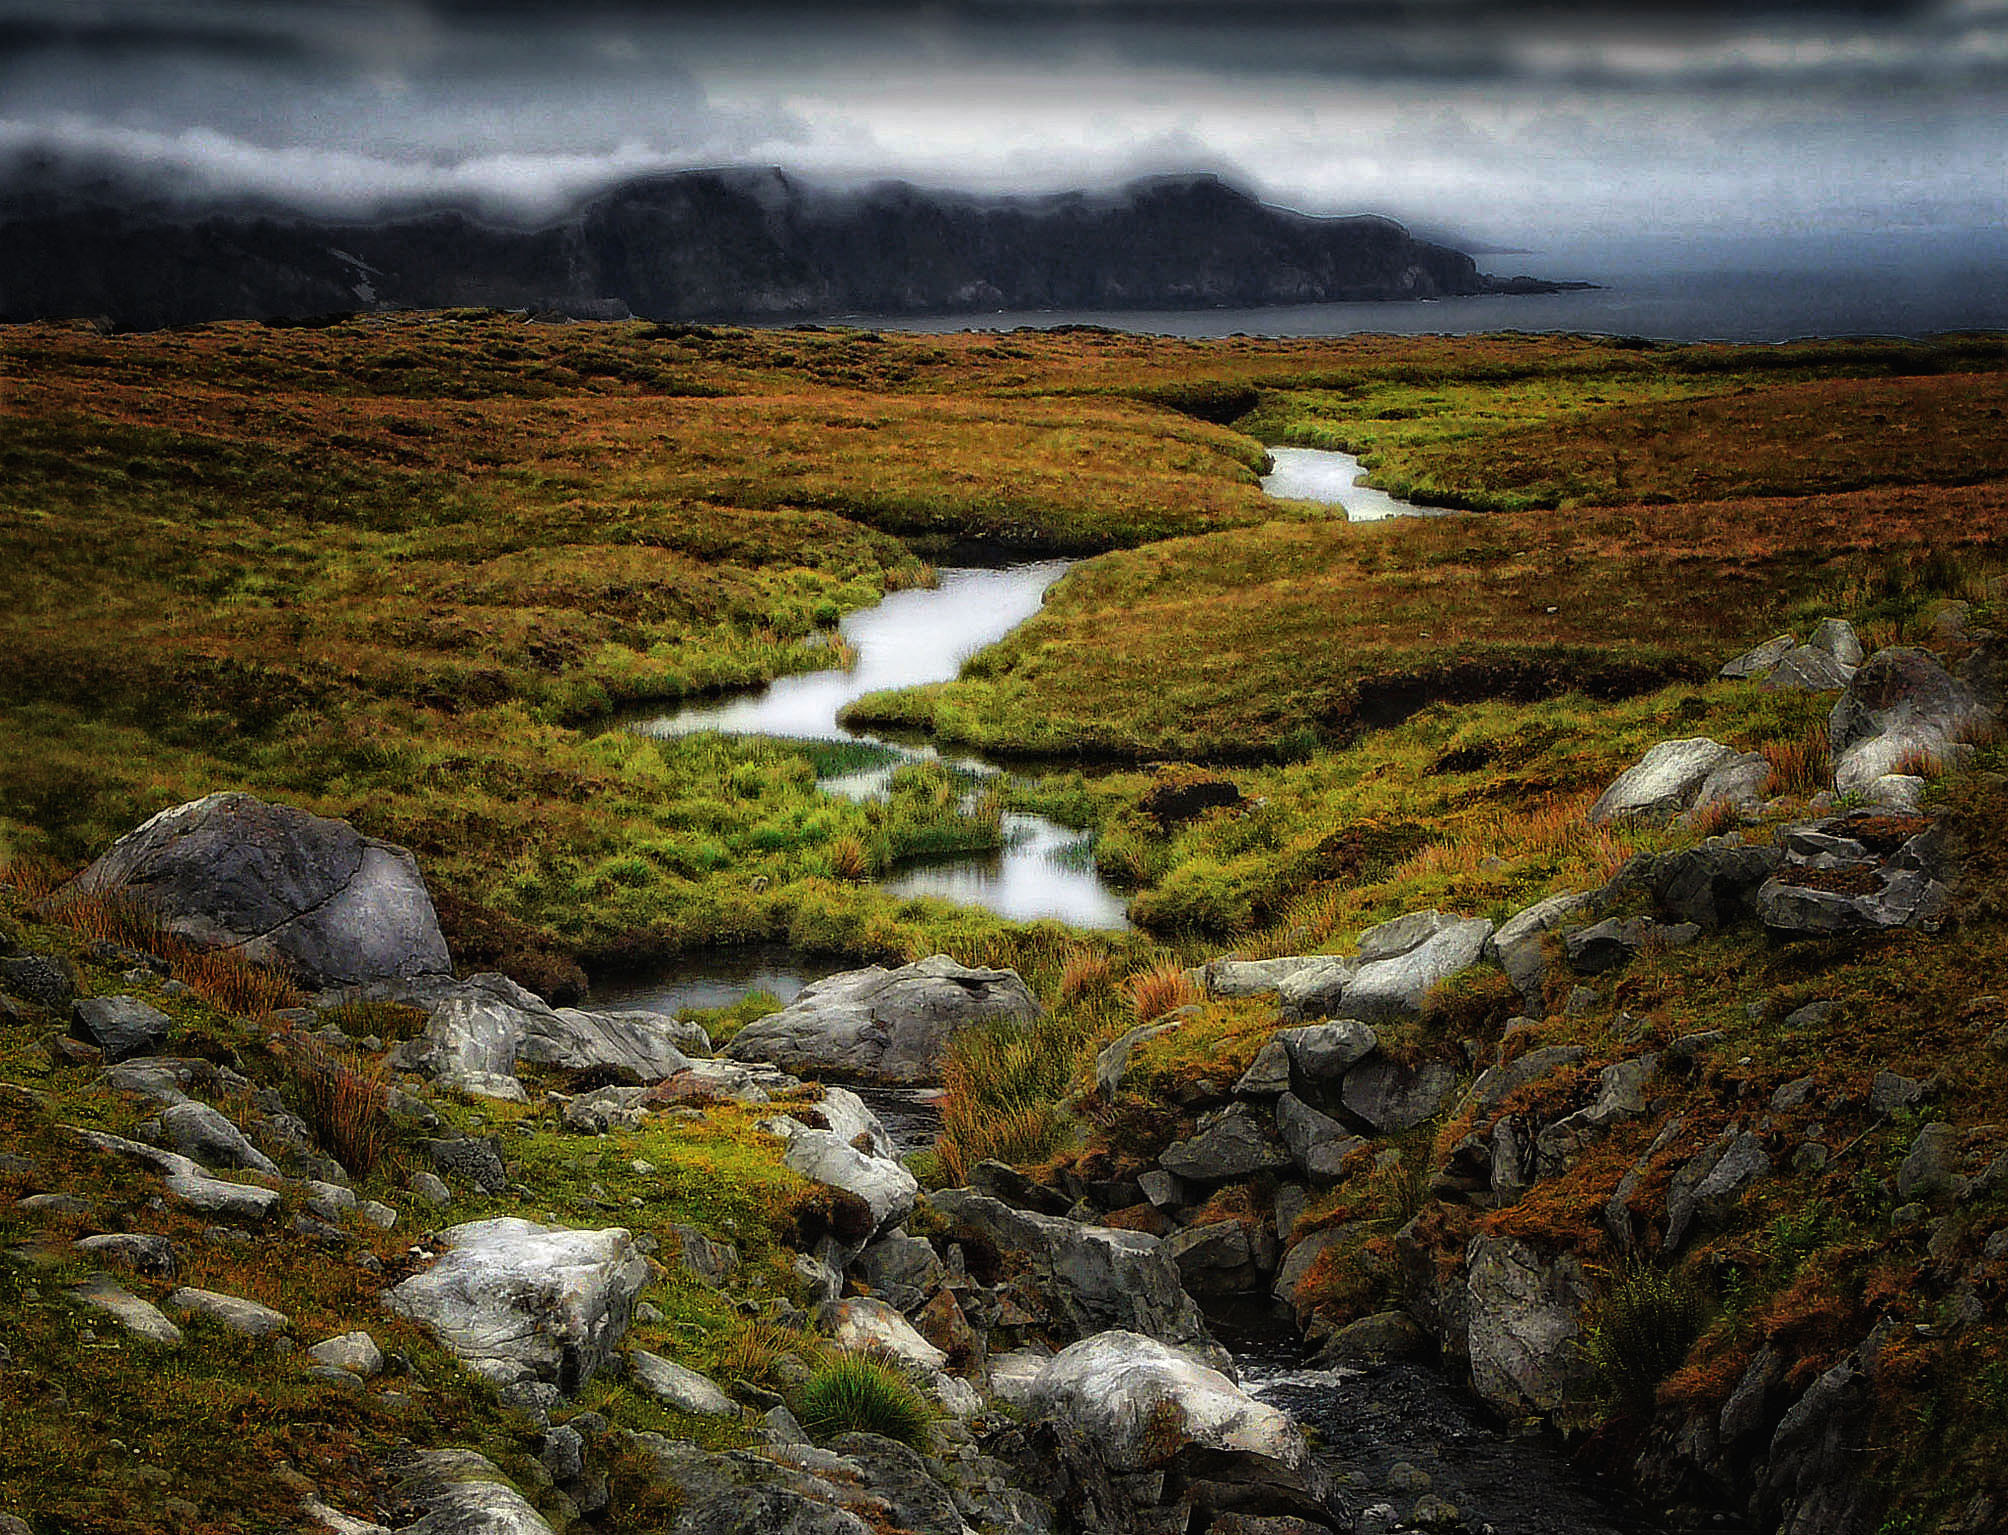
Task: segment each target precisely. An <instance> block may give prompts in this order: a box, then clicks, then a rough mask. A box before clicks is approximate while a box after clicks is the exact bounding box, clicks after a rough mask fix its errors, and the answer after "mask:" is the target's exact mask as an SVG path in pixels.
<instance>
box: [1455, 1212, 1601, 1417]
mask: <svg viewBox="0 0 2008 1535" xmlns="http://www.w3.org/2000/svg"><path fill="white" fill-rule="evenodd" d="M1465 1271H1466V1283H1467V1293H1468V1297H1469V1299H1468V1304H1469V1313H1468V1318H1469V1332H1468V1341H1469V1345H1470V1350H1471V1384H1472V1388H1473V1389H1474V1390H1476V1391H1477V1393H1478V1394H1479V1395H1480V1396H1481V1397H1483V1398H1484V1399H1485V1400H1486V1401H1487V1402H1489V1403H1490V1404H1491V1405H1492V1406H1493V1407H1494V1408H1495V1409H1496V1410H1497V1411H1499V1412H1501V1413H1503V1414H1504V1415H1506V1416H1507V1417H1511V1418H1517V1417H1521V1416H1524V1415H1525V1414H1527V1413H1546V1412H1552V1411H1554V1410H1555V1409H1556V1408H1558V1407H1560V1406H1561V1405H1562V1403H1563V1402H1564V1400H1566V1399H1567V1397H1568V1395H1569V1394H1570V1392H1571V1391H1572V1390H1573V1389H1574V1388H1575V1387H1576V1386H1577V1385H1578V1384H1580V1383H1581V1381H1582V1380H1583V1378H1584V1373H1585V1361H1584V1358H1583V1354H1582V1351H1581V1349H1580V1347H1579V1346H1578V1343H1577V1338H1578V1334H1579V1332H1580V1330H1581V1320H1582V1314H1583V1308H1584V1306H1585V1305H1586V1304H1587V1303H1588V1301H1589V1298H1590V1290H1589V1285H1588V1283H1587V1281H1586V1280H1585V1279H1584V1277H1583V1269H1582V1264H1581V1263H1579V1262H1578V1261H1577V1260H1576V1258H1575V1256H1574V1254H1571V1253H1560V1254H1552V1255H1551V1254H1545V1253H1542V1252H1540V1251H1539V1250H1537V1249H1536V1248H1534V1247H1532V1246H1530V1245H1529V1244H1528V1243H1526V1242H1523V1241H1520V1240H1519V1239H1518V1238H1514V1237H1494V1236H1477V1237H1473V1238H1472V1239H1471V1243H1470V1245H1469V1246H1468V1247H1467V1248H1466V1250H1465Z"/></svg>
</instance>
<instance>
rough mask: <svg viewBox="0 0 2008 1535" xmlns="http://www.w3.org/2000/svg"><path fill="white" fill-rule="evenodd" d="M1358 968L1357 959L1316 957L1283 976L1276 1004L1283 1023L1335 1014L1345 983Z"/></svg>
mask: <svg viewBox="0 0 2008 1535" xmlns="http://www.w3.org/2000/svg"><path fill="white" fill-rule="evenodd" d="M1358 969H1359V962H1358V961H1357V960H1353V959H1350V958H1345V957H1342V956H1340V955H1337V954H1319V955H1314V956H1312V958H1311V960H1310V961H1309V962H1308V963H1306V964H1303V965H1299V966H1298V967H1297V968H1296V969H1294V970H1292V971H1290V972H1289V973H1288V974H1287V975H1285V976H1283V977H1282V979H1281V980H1279V981H1278V982H1277V983H1276V1001H1277V1003H1278V1005H1279V1007H1280V1010H1281V1012H1282V1015H1283V1020H1284V1022H1286V1023H1294V1022H1296V1021H1298V1020H1300V1019H1304V1018H1330V1017H1333V1016H1335V1015H1337V1013H1338V1012H1339V1007H1340V1002H1341V999H1342V998H1343V997H1344V996H1345V994H1346V986H1347V983H1348V982H1350V981H1351V980H1352V978H1353V972H1354V971H1356V970H1358Z"/></svg>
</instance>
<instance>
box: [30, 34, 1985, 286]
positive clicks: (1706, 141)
mask: <svg viewBox="0 0 2008 1535" xmlns="http://www.w3.org/2000/svg"><path fill="white" fill-rule="evenodd" d="M49 150H55V151H58V152H60V153H61V154H62V155H63V156H65V157H68V158H80V159H83V160H86V161H89V160H111V161H115V162H119V163H122V164H126V165H129V166H132V167H134V168H137V169H138V170H139V171H140V172H141V173H142V174H143V175H145V176H146V178H147V179H148V181H149V182H150V183H151V184H152V185H155V186H157V187H160V188H162V189H163V190H167V189H176V188H193V189H198V190H203V191H228V192H244V191H249V192H255V193H258V194H263V195H268V196H276V197H281V198H284V199H286V200H288V201H292V202H297V203H301V204H305V205H310V206H313V207H316V208H319V209H340V210H343V211H348V210H354V209H358V208H362V207H368V206H376V205H380V204H381V202H382V201H383V200H384V199H400V200H402V199H419V200H459V201H474V202H479V203H481V204H482V205H483V206H486V207H488V208H490V209H491V210H501V209H505V208H506V209H508V210H510V211H512V212H514V213H515V214H517V215H518V216H522V217H538V216H545V215H548V214H550V213H551V212H554V211H556V210H557V209H558V208H560V207H561V206H563V204H564V203H565V202H566V201H567V200H568V199H569V198H571V197H574V196H576V195H578V194H579V193H580V192H581V191H584V190H589V189H591V188H594V187H596V186H598V185H600V184H603V183H605V182H607V181H610V180H613V179H615V178H617V177H620V176H624V175H628V174H632V173H635V172H639V171H645V170H653V169H660V168H667V167H676V166H688V165H719V164H747V163H750V164H763V165H765V164H774V165H781V166H784V167H786V168H789V169H795V170H800V171H802V172H804V173H807V174H809V175H812V176H820V177H827V178H837V177H842V178H858V177H873V178H875V177H883V176H899V177H905V178H909V179H913V180H918V181H921V182H925V183H929V184H934V185H946V186H957V187H966V188H972V189H978V190H1001V189H1012V190H1028V191H1029V190H1049V189H1057V188H1061V187H1068V186H1079V185H1088V184H1097V183H1106V182H1108V181H1112V180H1115V179H1118V178H1122V177H1125V176H1129V175H1133V174H1137V173H1140V172H1145V171H1159V170H1177V169H1211V170H1218V171H1222V172H1225V173H1227V174H1229V175H1232V176H1233V177H1235V178H1236V179H1238V180H1241V181H1243V182H1245V183H1247V184H1249V185H1252V186H1254V187H1255V188H1257V189H1258V190H1260V191H1261V192H1262V193H1263V194H1264V195H1266V196H1268V197H1270V198H1271V199H1272V200H1274V201H1277V202H1281V203H1285V204H1288V205H1290V206H1295V207H1300V208H1304V209H1306V210H1310V211H1315V212H1354V211H1374V212H1382V213H1388V214H1392V215H1393V216H1395V217H1398V218H1402V219H1405V220H1408V221H1410V222H1413V223H1417V224H1420V225H1422V226H1424V227H1425V228H1428V229H1431V230H1444V231H1454V232H1456V233H1458V234H1460V235H1463V236H1465V237H1467V238H1471V239H1476V240H1482V241H1487V242H1492V243H1497V244H1509V245H1524V246H1530V247H1534V248H1537V249H1557V248H1562V247H1565V246H1581V245H1582V244H1583V243H1584V242H1586V241H1587V242H1596V241H1600V240H1602V241H1609V240H1621V239H1625V238H1628V237H1630V236H1633V235H1636V234H1638V233H1640V232H1644V231H1650V232H1654V233H1659V234H1670V235H1674V236H1680V237H1687V238H1693V239H1696V240H1705V239H1707V238H1709V237H1719V236H1745V235H1750V234H1783V235H1788V236H1806V235H1814V236H1825V235H1832V236H1834V237H1837V238H1849V237H1860V236H1864V235H1889V236H1896V237H1909V238H1916V239H1922V240H1942V239H1950V238H1958V237H1960V232H1970V231H1975V230H1989V229H1992V230H1996V231H1998V230H2000V228H2001V226H2002V225H2003V223H2004V221H2008V0H1945V3H1928V4H1914V5H1904V4H1875V3H1868V0H1864V3H1860V4H1855V5H1844V4H1835V5H1821V4H1807V3H1799V4H1791V3H1769V4H1767V3H1764V0H1750V3H1735V4H1732V3H1722V4H1715V5H1687V6H1675V5H1657V6H1655V5H1652V4H1645V5H1632V6H1622V7H1616V6H1613V7H1606V6H1592V5H1586V4H1574V5H1571V4H1554V5H1519V4H1507V3H1500V0H1407V3H1398V4H1366V3H1360V0H1294V3H1289V0H1238V3H1237V0H991V3H978V4H968V3H956V0H937V3H933V4H925V5H844V4H841V3H837V0H829V3H824V4H821V5H791V4H779V3H772V0H738V3H734V4H730V5H721V6H681V7H677V6H664V5H643V4H639V3H626V4H620V3H613V0H568V3H563V4H552V3H534V0H518V3H508V0H485V3H482V0H464V3H456V0H433V3H422V0H404V3H389V0H315V3H311V4H295V3H291V0H0V160H4V161H7V162H10V163H12V164H13V165H14V166H15V167H16V169H17V173H18V169H19V167H20V166H21V165H22V164H24V163H25V164H38V163H41V162H39V161H37V160H35V159H33V158H30V157H32V156H35V155H39V154H40V153H42V152H45V151H49Z"/></svg>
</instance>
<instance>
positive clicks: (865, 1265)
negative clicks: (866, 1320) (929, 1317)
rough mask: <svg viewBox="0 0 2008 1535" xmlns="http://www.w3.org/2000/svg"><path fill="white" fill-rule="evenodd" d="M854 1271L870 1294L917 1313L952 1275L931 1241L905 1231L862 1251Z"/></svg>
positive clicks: (895, 1233) (904, 1309)
mask: <svg viewBox="0 0 2008 1535" xmlns="http://www.w3.org/2000/svg"><path fill="white" fill-rule="evenodd" d="M851 1273H852V1274H853V1275H854V1276H855V1277H856V1279H857V1280H858V1283H859V1284H860V1286H868V1287H869V1289H868V1293H869V1294H872V1295H876V1296H877V1297H879V1298H880V1299H881V1300H884V1301H886V1302H888V1303H889V1304H891V1305H893V1306H896V1307H898V1308H899V1309H900V1310H901V1311H905V1312H913V1311H917V1310H919V1309H920V1308H921V1307H922V1306H924V1305H926V1304H927V1300H928V1297H929V1296H931V1295H933V1294H934V1292H935V1291H936V1290H939V1289H940V1288H941V1286H942V1284H943V1283H944V1282H945V1281H946V1280H947V1278H948V1269H947V1267H946V1265H944V1264H943V1263H942V1261H941V1259H940V1258H938V1257H937V1256H936V1255H935V1251H934V1247H933V1245H932V1244H931V1243H928V1242H924V1241H922V1240H921V1239H920V1238H919V1237H915V1236H908V1235H907V1234H906V1233H905V1232H904V1231H890V1232H887V1233H886V1235H885V1236H883V1237H881V1238H880V1239H879V1240H878V1241H876V1242H873V1243H872V1244H871V1245H870V1246H869V1247H867V1248H866V1249H865V1250H864V1251H863V1252H861V1253H859V1254H858V1257H857V1261H856V1262H855V1263H853V1264H852V1265H851Z"/></svg>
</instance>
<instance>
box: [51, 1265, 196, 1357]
mask: <svg viewBox="0 0 2008 1535" xmlns="http://www.w3.org/2000/svg"><path fill="white" fill-rule="evenodd" d="M69 1295H70V1298H71V1299H72V1300H75V1301H78V1302H80V1303H82V1304H83V1305H86V1306H89V1307H90V1308H91V1309H92V1310H93V1311H102V1312H103V1313H104V1314H105V1315H106V1316H109V1317H110V1318H111V1319H112V1320H113V1321H115V1322H117V1323H118V1324H119V1326H121V1327H123V1328H124V1329H125V1330H126V1331H127V1332H129V1333H131V1334H132V1335H133V1336H134V1337H136V1338H144V1339H146V1341H147V1342H149V1343H158V1344H160V1345H162V1346H163V1347H166V1348H172V1347H174V1346H175V1345H176V1344H178V1343H180V1342H181V1329H180V1328H179V1327H176V1326H175V1325H174V1323H172V1322H170V1321H169V1320H168V1319H167V1318H166V1316H164V1315H163V1314H162V1313H161V1311H160V1309H159V1308H158V1307H157V1306H155V1305H154V1304H153V1303H152V1302H151V1301H145V1300H141V1299H140V1298H139V1297H138V1296H137V1295H134V1294H133V1293H132V1292H131V1291H129V1290H127V1289H126V1288H125V1287H124V1286H123V1285H120V1284H118V1283H117V1282H116V1281H114V1280H112V1279H110V1278H108V1277H106V1276H105V1275H103V1274H90V1275H86V1276H85V1277H84V1278H83V1279H80V1280H78V1281H77V1283H75V1284H73V1285H71V1286H70V1287H69Z"/></svg>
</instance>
